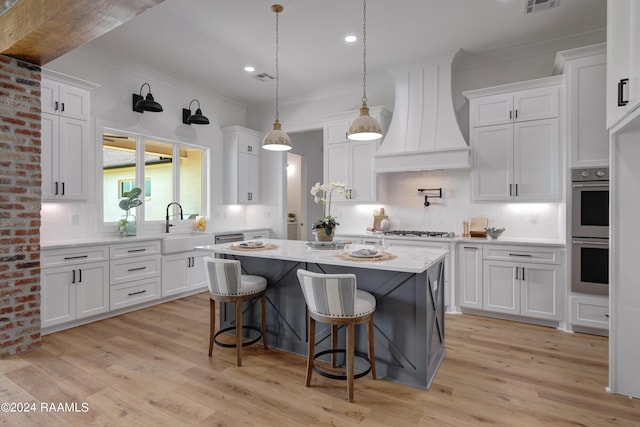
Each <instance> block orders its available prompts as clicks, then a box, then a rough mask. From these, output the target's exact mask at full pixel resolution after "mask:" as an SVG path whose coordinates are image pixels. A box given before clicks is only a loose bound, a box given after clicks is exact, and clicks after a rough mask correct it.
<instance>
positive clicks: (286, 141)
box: [262, 4, 291, 151]
mask: <svg viewBox="0 0 640 427" xmlns="http://www.w3.org/2000/svg"><path fill="white" fill-rule="evenodd" d="M283 10H284V7H282V6H281V5H279V4H274V5H273V6H271V11H273V12H274V13H275V14H276V119H275V121H274V122H273V130H271V131H269V133H267V135H266V136H265V137H264V140H263V141H262V148H264V149H265V150H271V151H288V150H291V138H289V135H287V134H286V133H285V132H283V131H282V126H281V125H280V115H279V113H278V89H280V80H279V75H278V74H279V73H278V42H279V40H278V36H279V33H278V15H279V13H280V12H282V11H283Z"/></svg>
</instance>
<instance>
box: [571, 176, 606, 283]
mask: <svg viewBox="0 0 640 427" xmlns="http://www.w3.org/2000/svg"><path fill="white" fill-rule="evenodd" d="M571 181H572V188H573V189H572V215H571V219H572V236H573V238H572V244H573V250H572V262H571V290H572V291H574V292H582V293H588V294H597V295H608V294H609V168H586V169H584V168H583V169H573V170H572V171H571Z"/></svg>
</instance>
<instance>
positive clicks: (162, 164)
mask: <svg viewBox="0 0 640 427" xmlns="http://www.w3.org/2000/svg"><path fill="white" fill-rule="evenodd" d="M102 148H103V155H102V166H103V167H102V184H103V186H102V188H103V219H104V222H115V221H117V220H118V219H119V218H120V217H121V216H122V215H123V213H124V212H123V211H122V210H121V209H120V208H119V206H118V202H119V201H120V199H121V198H122V197H125V195H126V193H127V192H129V191H131V189H132V188H135V187H140V185H138V184H137V183H138V182H144V201H143V204H142V205H141V206H139V207H137V208H136V212H134V214H135V215H136V216H137V217H138V221H139V223H144V222H145V221H164V220H165V215H166V207H167V205H168V204H169V203H171V202H173V201H177V202H178V203H180V205H182V210H183V213H184V218H185V219H186V218H189V217H195V216H198V215H207V212H206V210H205V206H206V191H207V185H206V182H205V180H204V179H205V177H206V176H207V173H206V158H207V156H206V153H207V152H208V151H207V149H205V148H201V147H196V146H191V145H188V144H183V143H180V142H174V141H166V140H158V139H157V138H148V137H144V136H142V135H133V134H129V135H127V134H125V133H123V132H118V131H111V130H108V129H105V130H104V132H103V147H102ZM175 159H177V161H175ZM152 182H153V186H152ZM152 189H153V191H152Z"/></svg>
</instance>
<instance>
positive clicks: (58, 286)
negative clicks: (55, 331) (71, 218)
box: [41, 246, 109, 329]
mask: <svg viewBox="0 0 640 427" xmlns="http://www.w3.org/2000/svg"><path fill="white" fill-rule="evenodd" d="M107 259H108V251H107V248H106V247H101V246H92V247H75V248H72V249H54V250H43V251H42V259H41V262H42V273H41V295H42V304H41V306H42V328H43V329H44V328H48V327H50V326H55V325H59V324H62V323H66V322H71V321H74V320H78V319H82V318H85V317H89V316H93V315H97V314H101V313H105V312H107V311H109V263H108V262H107V261H106V260H107ZM97 260H103V261H97Z"/></svg>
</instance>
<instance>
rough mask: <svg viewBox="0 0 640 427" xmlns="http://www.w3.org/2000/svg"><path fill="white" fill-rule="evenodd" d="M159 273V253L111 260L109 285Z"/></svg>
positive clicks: (145, 277) (155, 275) (154, 275)
mask: <svg viewBox="0 0 640 427" xmlns="http://www.w3.org/2000/svg"><path fill="white" fill-rule="evenodd" d="M159 275H160V255H148V256H142V257H134V258H129V259H119V260H115V261H111V285H118V284H120V283H126V282H131V281H133V280H141V279H148V278H151V277H157V276H159Z"/></svg>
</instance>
